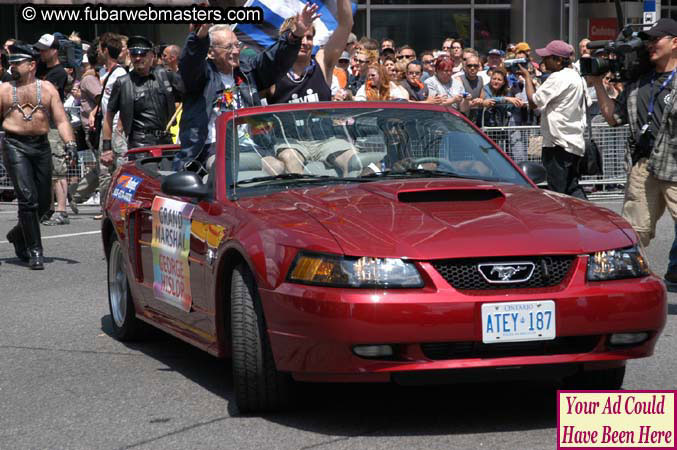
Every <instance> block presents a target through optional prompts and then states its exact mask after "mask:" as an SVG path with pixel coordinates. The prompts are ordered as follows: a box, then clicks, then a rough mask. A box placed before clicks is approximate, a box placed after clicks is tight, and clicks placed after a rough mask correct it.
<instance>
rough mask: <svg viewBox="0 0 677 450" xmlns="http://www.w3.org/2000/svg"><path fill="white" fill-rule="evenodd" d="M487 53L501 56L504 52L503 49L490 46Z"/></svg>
mask: <svg viewBox="0 0 677 450" xmlns="http://www.w3.org/2000/svg"><path fill="white" fill-rule="evenodd" d="M487 55H496V56H503V55H505V53H504V52H503V50H499V49H497V48H492V49H491V50H489V52H488V53H487Z"/></svg>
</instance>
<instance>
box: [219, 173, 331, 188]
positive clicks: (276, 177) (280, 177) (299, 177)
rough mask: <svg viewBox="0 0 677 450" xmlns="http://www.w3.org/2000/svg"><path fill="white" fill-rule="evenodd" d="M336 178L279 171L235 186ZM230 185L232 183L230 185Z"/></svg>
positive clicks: (243, 181) (239, 182) (240, 182)
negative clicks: (276, 181)
mask: <svg viewBox="0 0 677 450" xmlns="http://www.w3.org/2000/svg"><path fill="white" fill-rule="evenodd" d="M328 178H336V177H331V176H329V175H313V174H309V173H281V174H279V175H270V176H267V177H255V178H250V179H248V180H242V181H238V182H237V183H236V184H235V186H240V185H242V184H250V183H260V182H262V181H275V180H313V179H318V180H319V179H325V180H326V179H328ZM231 187H232V185H231Z"/></svg>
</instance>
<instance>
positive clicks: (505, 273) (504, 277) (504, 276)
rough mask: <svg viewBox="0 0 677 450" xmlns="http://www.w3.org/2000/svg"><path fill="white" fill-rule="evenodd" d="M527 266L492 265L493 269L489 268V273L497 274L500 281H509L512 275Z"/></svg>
mask: <svg viewBox="0 0 677 450" xmlns="http://www.w3.org/2000/svg"><path fill="white" fill-rule="evenodd" d="M526 268H527V266H517V267H515V266H494V268H493V269H491V275H493V274H494V273H496V274H498V277H499V278H500V279H501V281H509V280H510V279H511V278H512V276H513V275H515V274H516V273H517V272H520V271H522V270H525V269H526Z"/></svg>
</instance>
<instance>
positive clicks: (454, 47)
mask: <svg viewBox="0 0 677 450" xmlns="http://www.w3.org/2000/svg"><path fill="white" fill-rule="evenodd" d="M451 48H453V49H454V50H461V49H462V48H463V47H461V46H460V45H454V46H452V47H451Z"/></svg>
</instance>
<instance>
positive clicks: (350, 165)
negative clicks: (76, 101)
mask: <svg viewBox="0 0 677 450" xmlns="http://www.w3.org/2000/svg"><path fill="white" fill-rule="evenodd" d="M235 126H236V127H237V133H236V136H234V138H233V141H231V142H233V143H234V144H233V145H229V150H228V153H229V159H230V161H232V163H231V164H229V165H230V167H231V170H232V176H231V177H229V179H230V180H231V183H230V186H231V187H236V188H238V189H239V188H245V189H247V188H251V187H255V186H261V185H266V186H271V185H272V186H290V185H296V186H297V185H305V184H309V183H311V184H314V185H324V184H331V183H354V182H372V181H378V180H379V179H383V178H391V177H398V178H421V177H436V178H439V177H444V178H451V177H453V178H472V179H479V180H486V181H494V182H507V183H515V184H522V185H528V182H527V180H526V179H525V178H524V177H523V176H522V175H521V174H520V173H519V172H518V171H517V170H516V169H515V168H514V167H513V166H512V165H511V164H510V162H509V161H508V160H507V159H506V157H505V156H504V155H503V154H502V153H501V152H499V151H498V150H496V148H494V147H493V145H491V144H490V143H489V142H488V141H487V140H486V139H485V138H484V137H482V135H481V134H479V133H478V132H477V131H476V130H475V129H473V128H472V127H471V126H470V125H469V124H467V123H466V122H465V121H464V120H462V119H461V118H459V117H456V116H455V115H453V114H450V113H446V112H440V111H430V110H423V109H421V110H416V109H407V108H343V109H340V108H336V109H314V110H294V111H285V112H276V113H268V114H258V115H252V116H245V117H238V118H236V119H235ZM230 129H232V128H230Z"/></svg>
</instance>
